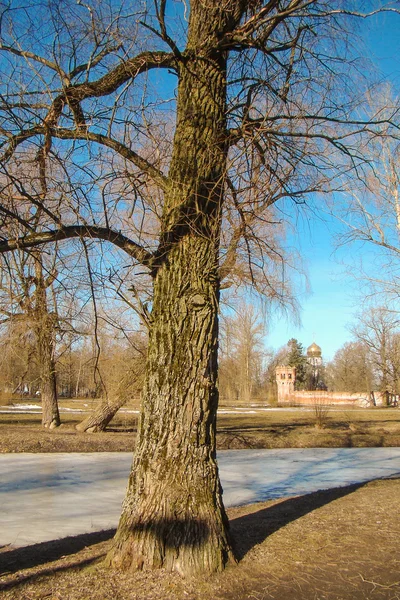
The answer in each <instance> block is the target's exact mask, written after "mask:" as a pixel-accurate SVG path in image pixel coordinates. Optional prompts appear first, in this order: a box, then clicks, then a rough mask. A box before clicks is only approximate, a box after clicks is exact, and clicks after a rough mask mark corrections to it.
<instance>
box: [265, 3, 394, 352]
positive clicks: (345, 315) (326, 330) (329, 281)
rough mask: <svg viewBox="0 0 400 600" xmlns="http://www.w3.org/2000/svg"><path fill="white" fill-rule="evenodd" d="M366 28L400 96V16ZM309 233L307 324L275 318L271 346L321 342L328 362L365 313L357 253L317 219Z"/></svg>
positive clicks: (305, 238) (305, 251) (305, 244)
mask: <svg viewBox="0 0 400 600" xmlns="http://www.w3.org/2000/svg"><path fill="white" fill-rule="evenodd" d="M364 25H365V28H366V31H365V33H364V39H365V43H366V45H367V46H368V49H369V51H370V54H371V58H372V59H373V60H374V62H375V63H376V64H377V66H378V68H379V70H380V72H381V75H382V79H386V80H388V81H391V82H392V83H393V85H394V87H395V88H397V90H398V91H399V90H400V60H399V57H400V15H396V14H393V13H386V14H384V15H380V16H379V17H378V16H376V17H373V18H371V19H370V20H369V21H368V23H367V22H364V23H363V26H364ZM303 229H304V231H303V232H302V235H301V238H302V242H301V248H300V250H301V253H302V255H303V257H304V259H305V263H306V265H307V267H308V276H309V283H310V286H311V293H310V294H309V295H308V296H307V297H303V298H300V302H301V305H302V311H301V322H302V323H301V326H300V327H297V326H295V325H294V324H293V323H290V322H289V321H288V320H287V319H285V318H282V317H277V316H275V317H273V319H272V320H271V321H270V322H269V334H268V338H267V340H266V345H267V346H268V347H272V348H275V349H276V348H279V347H280V346H283V345H284V344H286V342H287V341H288V340H289V339H290V338H291V337H295V338H297V339H298V340H299V341H300V342H301V343H302V344H303V345H304V346H305V347H307V346H308V345H310V344H311V343H312V342H313V341H315V342H317V343H318V344H319V345H320V346H321V348H322V352H323V357H324V360H325V361H327V360H330V359H332V358H333V355H334V353H335V352H336V350H338V349H339V348H340V347H341V346H342V345H343V344H344V343H345V342H346V341H349V340H350V339H351V334H350V332H349V331H348V329H347V326H348V324H350V323H351V322H352V320H353V319H354V317H353V315H354V314H355V313H356V312H357V310H358V308H359V307H358V305H357V284H356V283H355V281H354V280H353V279H352V278H351V277H350V276H348V275H346V273H345V271H346V269H345V267H344V264H343V263H349V262H351V259H352V257H354V256H355V254H356V252H357V249H356V248H355V247H354V248H352V247H350V246H348V247H346V248H342V249H340V251H338V252H336V253H335V252H334V242H333V239H332V234H331V231H330V229H332V227H328V226H327V225H326V224H325V223H324V222H322V221H321V220H318V219H317V218H315V217H314V218H311V220H310V221H309V224H308V227H304V228H303Z"/></svg>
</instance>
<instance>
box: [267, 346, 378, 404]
mask: <svg viewBox="0 0 400 600" xmlns="http://www.w3.org/2000/svg"><path fill="white" fill-rule="evenodd" d="M306 358H307V363H308V364H309V365H310V367H311V380H310V382H309V386H308V387H309V389H308V390H295V382H296V369H295V367H288V366H285V365H280V366H279V367H276V371H275V374H276V384H277V387H278V404H282V405H285V404H286V405H288V404H294V405H308V406H315V405H316V404H317V403H318V404H319V403H323V404H324V405H345V406H349V405H353V406H372V405H373V404H376V405H378V406H379V405H384V404H385V398H384V397H383V396H384V394H381V393H379V392H375V394H374V399H373V401H372V399H371V397H370V395H369V394H367V393H364V392H362V393H353V394H350V393H347V392H327V391H326V387H325V386H324V384H323V382H322V381H321V374H322V373H321V372H322V368H323V363H322V350H321V347H320V346H318V344H316V343H315V342H313V343H312V344H311V346H309V347H308V348H307V352H306Z"/></svg>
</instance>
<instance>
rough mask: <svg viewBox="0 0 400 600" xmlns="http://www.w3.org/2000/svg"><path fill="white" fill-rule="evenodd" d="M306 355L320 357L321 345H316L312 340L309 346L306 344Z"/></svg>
mask: <svg viewBox="0 0 400 600" xmlns="http://www.w3.org/2000/svg"><path fill="white" fill-rule="evenodd" d="M307 356H308V357H310V358H312V357H321V356H322V350H321V347H320V346H318V344H316V343H315V342H313V343H312V344H311V346H308V348H307Z"/></svg>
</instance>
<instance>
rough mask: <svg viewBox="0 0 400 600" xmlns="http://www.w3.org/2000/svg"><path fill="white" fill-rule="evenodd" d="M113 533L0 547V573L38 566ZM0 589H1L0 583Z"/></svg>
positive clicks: (110, 536) (107, 531) (102, 532)
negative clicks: (29, 544) (7, 547)
mask: <svg viewBox="0 0 400 600" xmlns="http://www.w3.org/2000/svg"><path fill="white" fill-rule="evenodd" d="M114 534H115V529H106V530H104V531H96V532H94V533H83V534H81V535H75V536H69V537H66V538H63V539H60V540H54V541H51V542H42V543H41V544H33V545H31V546H24V547H23V548H14V549H12V550H8V551H7V550H6V548H4V547H3V548H0V575H5V574H7V575H10V574H12V573H15V572H17V571H22V570H24V569H30V568H32V567H38V566H39V565H43V564H46V563H48V562H53V561H56V560H58V559H60V558H64V557H66V556H68V555H71V554H76V553H77V552H79V551H80V550H83V549H84V548H86V547H87V546H92V545H93V544H99V543H100V542H105V541H107V540H109V539H111V538H112V537H113V536H114ZM0 589H2V587H1V583H0Z"/></svg>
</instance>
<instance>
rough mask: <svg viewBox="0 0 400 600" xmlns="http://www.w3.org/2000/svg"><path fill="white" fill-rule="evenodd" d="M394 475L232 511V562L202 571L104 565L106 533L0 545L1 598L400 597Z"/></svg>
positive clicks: (399, 484)
mask: <svg viewBox="0 0 400 600" xmlns="http://www.w3.org/2000/svg"><path fill="white" fill-rule="evenodd" d="M399 498H400V479H396V478H393V479H387V480H380V481H373V482H370V483H367V484H362V485H353V486H348V487H345V488H340V489H336V490H329V491H323V492H317V493H313V494H309V495H307V496H303V497H295V498H291V499H285V500H278V501H270V502H266V503H260V504H254V505H250V506H244V507H240V508H234V509H230V510H229V517H230V522H231V530H232V535H233V538H234V540H235V543H236V551H237V556H238V558H239V562H238V564H237V565H232V566H230V567H229V568H228V569H227V570H226V571H225V572H223V573H221V574H218V575H213V576H211V577H207V578H206V579H201V580H200V579H193V580H184V579H182V578H181V577H179V575H177V574H176V573H166V572H164V571H159V572H155V573H146V572H141V573H133V574H132V573H120V572H118V571H110V570H108V569H105V568H104V567H102V564H101V559H102V557H103V556H104V554H105V552H106V551H107V547H108V545H109V543H110V541H109V540H110V539H111V536H112V534H113V532H112V531H105V532H100V533H95V534H88V535H80V536H76V537H73V538H67V539H63V540H58V541H54V542H49V543H44V544H37V545H36V546H30V547H27V548H20V549H13V548H3V549H2V550H3V551H2V552H1V553H0V564H1V569H0V571H1V572H2V576H1V577H0V590H1V591H0V596H1V598H2V600H3V599H4V600H11V599H12V600H17V599H18V600H39V599H47V600H89V599H91V600H92V599H96V600H97V599H99V600H161V599H163V600H164V599H170V600H245V599H246V600H247V599H252V600H271V599H272V600H359V599H370V600H399V599H400V545H399V536H400V519H399Z"/></svg>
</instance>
